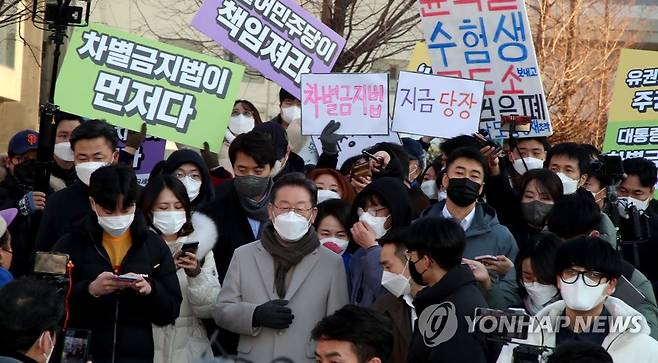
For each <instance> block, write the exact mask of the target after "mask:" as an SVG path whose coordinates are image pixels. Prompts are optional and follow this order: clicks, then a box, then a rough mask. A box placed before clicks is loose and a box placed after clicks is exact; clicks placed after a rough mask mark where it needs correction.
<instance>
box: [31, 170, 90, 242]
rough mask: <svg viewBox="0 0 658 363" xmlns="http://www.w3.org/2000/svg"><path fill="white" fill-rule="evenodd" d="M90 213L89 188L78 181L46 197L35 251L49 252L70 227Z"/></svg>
mask: <svg viewBox="0 0 658 363" xmlns="http://www.w3.org/2000/svg"><path fill="white" fill-rule="evenodd" d="M90 211H91V206H90V205H89V187H88V186H86V185H85V184H84V183H83V182H81V181H80V180H78V181H76V182H75V183H73V184H72V185H71V186H70V187H66V188H64V189H62V190H60V191H58V192H56V193H54V194H52V195H51V196H50V197H48V200H47V201H46V209H44V211H43V215H42V217H41V224H40V225H39V233H38V234H37V238H36V241H35V247H36V248H35V250H36V251H50V250H51V248H52V247H53V245H54V244H55V242H57V241H58V240H59V239H60V238H61V237H62V236H63V235H64V234H66V233H68V232H70V231H71V226H72V225H73V224H74V223H76V222H79V221H80V220H82V219H84V217H86V216H87V214H89V212H90Z"/></svg>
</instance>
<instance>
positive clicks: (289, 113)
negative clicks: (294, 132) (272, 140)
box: [281, 106, 302, 124]
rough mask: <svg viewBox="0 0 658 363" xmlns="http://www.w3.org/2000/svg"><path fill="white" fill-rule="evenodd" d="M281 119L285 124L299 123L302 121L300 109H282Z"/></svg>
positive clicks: (296, 107)
mask: <svg viewBox="0 0 658 363" xmlns="http://www.w3.org/2000/svg"><path fill="white" fill-rule="evenodd" d="M281 118H282V119H283V121H285V122H286V123H287V124H291V123H294V122H299V121H300V120H301V119H302V108H301V107H299V106H288V107H282V108H281Z"/></svg>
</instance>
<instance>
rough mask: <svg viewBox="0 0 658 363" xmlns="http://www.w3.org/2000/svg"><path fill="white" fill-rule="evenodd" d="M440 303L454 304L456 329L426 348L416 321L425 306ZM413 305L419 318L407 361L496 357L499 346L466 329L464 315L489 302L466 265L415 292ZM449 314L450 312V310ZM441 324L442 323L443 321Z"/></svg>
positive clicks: (474, 361) (473, 361) (473, 362)
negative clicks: (453, 332)
mask: <svg viewBox="0 0 658 363" xmlns="http://www.w3.org/2000/svg"><path fill="white" fill-rule="evenodd" d="M441 303H452V304H453V305H454V308H455V309H454V312H455V316H456V319H457V330H456V332H455V334H454V336H452V338H450V339H449V340H447V341H445V342H443V343H441V344H439V345H437V346H435V347H433V348H429V347H428V346H427V345H426V344H425V342H424V340H423V335H422V334H421V332H420V331H419V328H418V326H419V325H418V324H419V321H420V319H422V318H424V317H423V316H422V314H423V311H425V309H427V308H432V305H434V304H441ZM414 306H415V307H416V314H418V317H419V318H418V320H416V326H415V329H414V333H413V336H412V338H411V346H410V348H409V356H408V359H407V361H408V362H410V363H412V362H413V363H419V362H432V363H440V362H446V363H447V362H469V363H478V362H481V363H485V362H491V361H495V360H496V358H497V357H498V353H499V352H500V347H497V346H495V345H493V344H489V343H487V342H486V341H485V340H484V339H483V338H482V337H480V336H477V335H476V334H473V333H469V332H468V323H467V320H466V318H465V316H470V317H473V316H474V312H475V308H477V307H483V308H486V307H487V306H488V305H487V302H486V301H485V300H484V297H483V296H482V293H481V292H480V289H479V288H478V286H477V285H476V282H475V277H474V276H473V273H472V272H471V270H470V269H469V268H468V267H467V266H466V265H459V266H456V267H454V268H452V269H451V270H449V271H448V272H447V274H446V275H445V276H443V278H442V279H441V281H439V282H438V283H436V284H435V285H434V286H432V287H427V288H425V289H423V290H421V291H420V292H418V294H417V295H416V299H415V300H414ZM451 311H452V310H451ZM448 314H449V315H450V311H449V312H448ZM444 319H445V318H444ZM441 326H445V323H444V324H443V325H441ZM430 336H431V334H430Z"/></svg>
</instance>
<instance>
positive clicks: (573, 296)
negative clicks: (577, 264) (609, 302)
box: [560, 275, 608, 311]
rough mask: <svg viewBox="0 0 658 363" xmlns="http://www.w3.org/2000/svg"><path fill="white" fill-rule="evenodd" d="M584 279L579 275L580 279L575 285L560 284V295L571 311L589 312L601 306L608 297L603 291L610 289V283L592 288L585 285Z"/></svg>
mask: <svg viewBox="0 0 658 363" xmlns="http://www.w3.org/2000/svg"><path fill="white" fill-rule="evenodd" d="M583 278H587V277H584V276H581V275H578V279H577V280H576V282H574V283H573V284H566V283H564V281H562V282H560V294H561V295H562V299H563V300H564V302H565V303H566V304H567V306H568V307H569V309H571V310H576V311H589V310H592V309H593V308H594V307H595V306H597V305H599V304H601V303H602V302H603V300H605V298H606V296H607V295H605V294H604V293H603V291H604V290H605V289H606V287H608V283H605V284H604V283H601V284H599V286H596V287H590V286H587V285H585V282H583Z"/></svg>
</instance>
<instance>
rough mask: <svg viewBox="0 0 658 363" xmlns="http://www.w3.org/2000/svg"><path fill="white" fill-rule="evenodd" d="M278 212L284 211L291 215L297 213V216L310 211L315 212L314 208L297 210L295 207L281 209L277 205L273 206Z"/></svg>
mask: <svg viewBox="0 0 658 363" xmlns="http://www.w3.org/2000/svg"><path fill="white" fill-rule="evenodd" d="M272 205H273V206H274V208H275V209H276V210H279V211H282V212H284V213H289V212H295V213H297V214H301V215H303V214H306V213H308V212H309V211H311V210H313V207H311V208H295V207H279V206H278V205H276V204H272Z"/></svg>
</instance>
